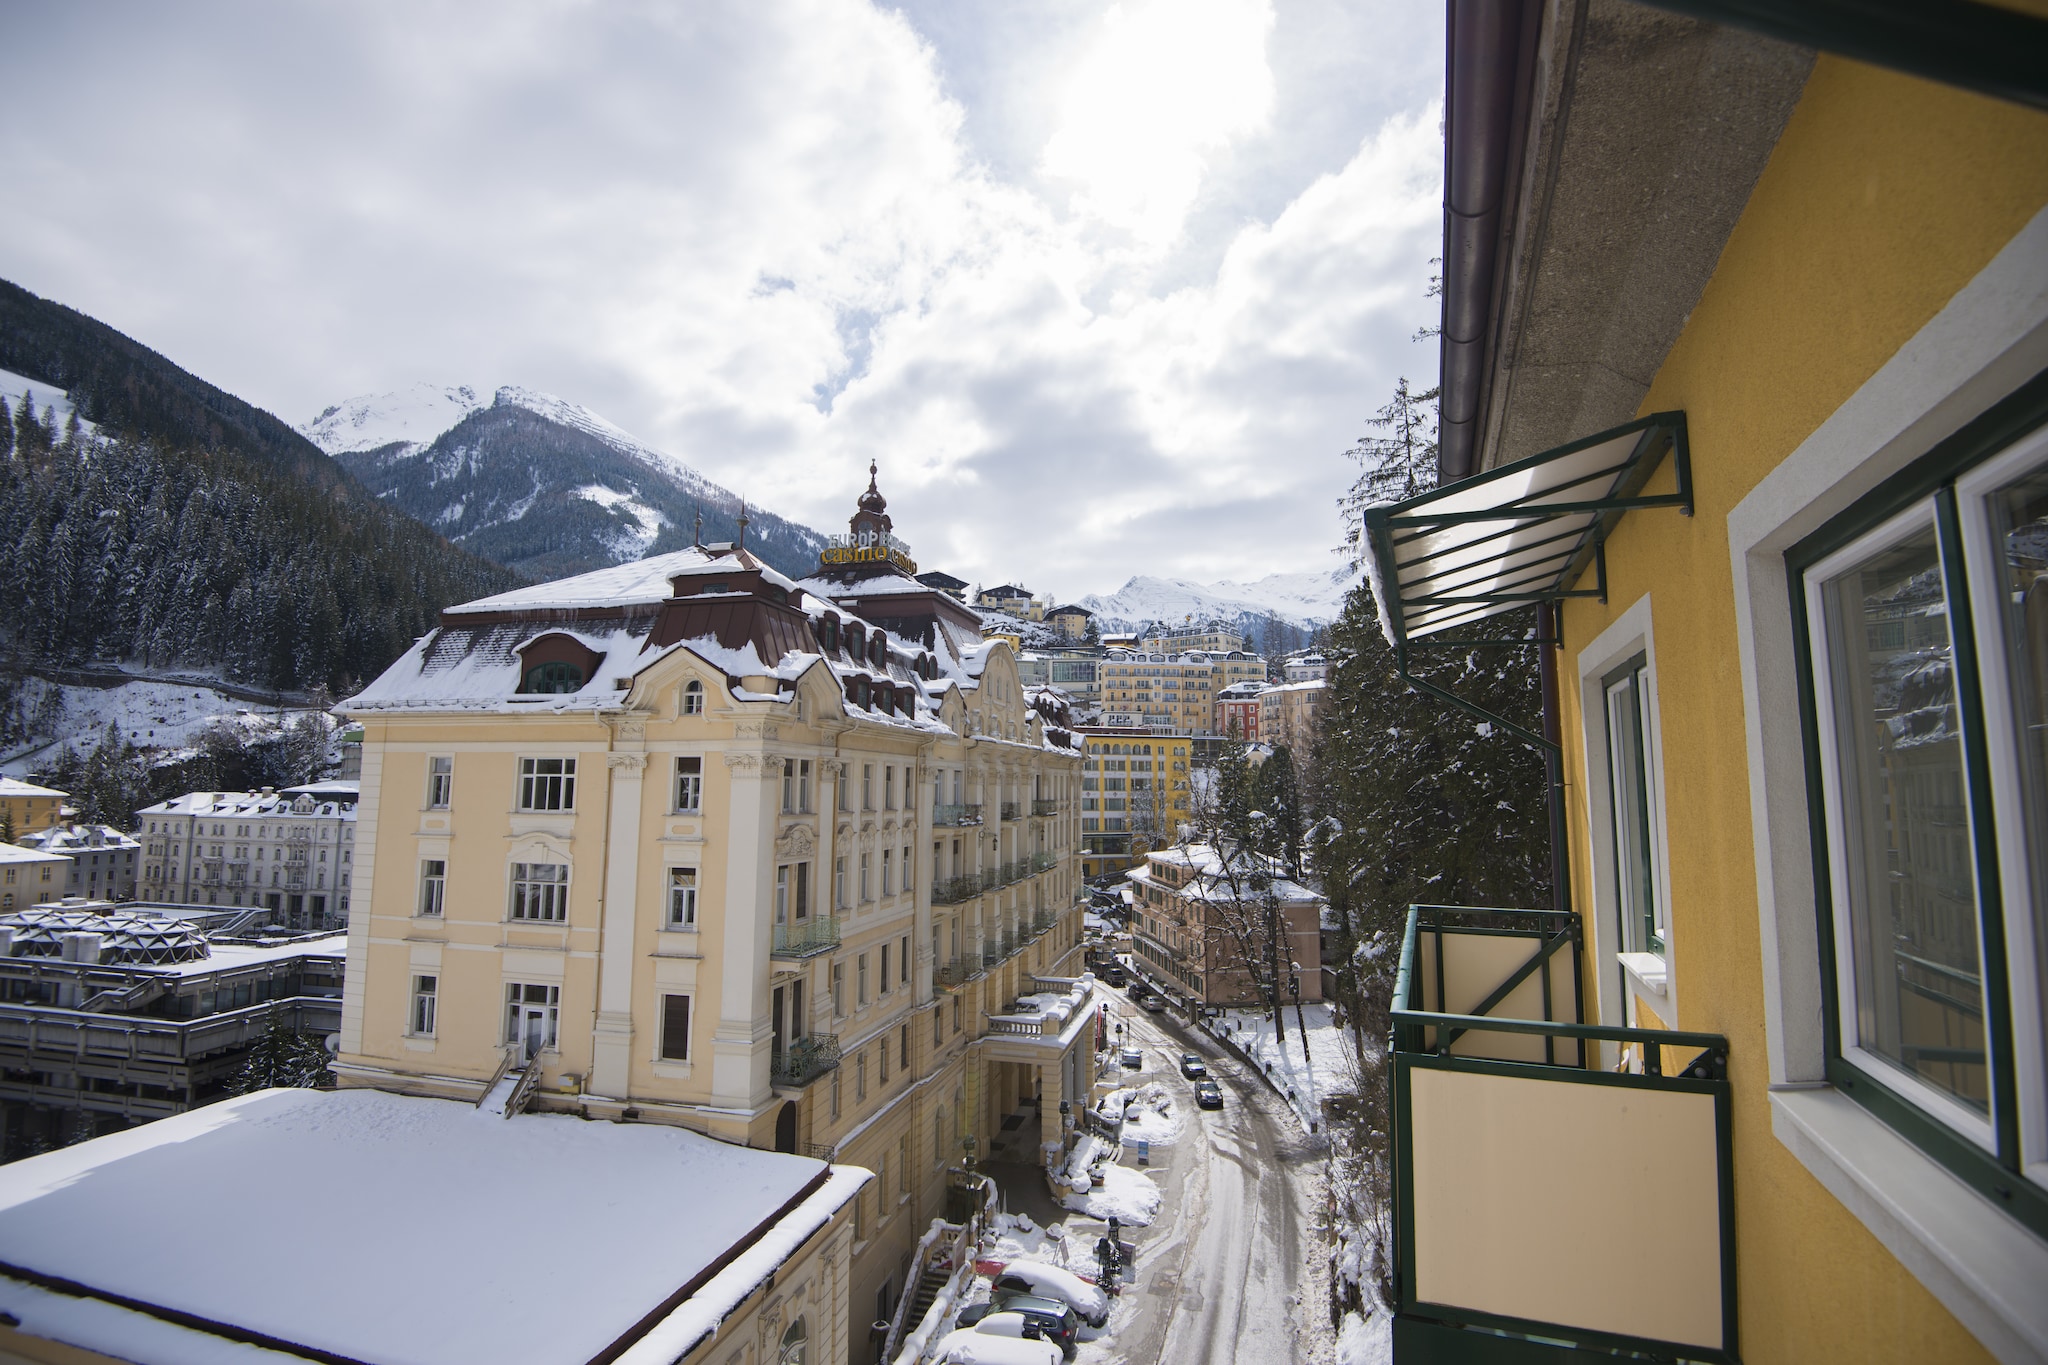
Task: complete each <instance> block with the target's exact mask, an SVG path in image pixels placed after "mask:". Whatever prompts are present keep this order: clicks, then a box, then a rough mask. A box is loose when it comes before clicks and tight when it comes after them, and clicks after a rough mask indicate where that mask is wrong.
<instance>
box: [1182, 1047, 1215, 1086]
mask: <svg viewBox="0 0 2048 1365" xmlns="http://www.w3.org/2000/svg"><path fill="white" fill-rule="evenodd" d="M1180 1074H1181V1075H1183V1076H1185V1077H1187V1078H1188V1079H1189V1080H1191V1081H1199V1080H1201V1079H1202V1077H1204V1076H1206V1075H1208V1074H1209V1066H1208V1063H1206V1062H1204V1061H1203V1060H1202V1059H1201V1058H1200V1057H1197V1056H1196V1055H1195V1054H1194V1053H1192V1052H1183V1053H1181V1054H1180Z"/></svg>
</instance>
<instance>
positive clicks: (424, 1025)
mask: <svg viewBox="0 0 2048 1365" xmlns="http://www.w3.org/2000/svg"><path fill="white" fill-rule="evenodd" d="M422 982H424V983H425V984H424V985H422V984H421V983H422ZM440 996H441V974H440V973H439V972H438V971H437V972H435V973H433V974H432V975H431V976H430V975H428V974H426V973H424V972H415V973H413V978H412V1008H411V1010H410V1011H409V1012H408V1013H407V1015H406V1029H405V1033H406V1036H407V1037H408V1038H432V1037H433V1036H434V1030H435V1027H436V1025H437V1024H438V1023H439V1022H440V1020H439V1018H438V1015H439V1013H440Z"/></svg>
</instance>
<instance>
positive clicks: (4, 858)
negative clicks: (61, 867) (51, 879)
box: [0, 844, 71, 867]
mask: <svg viewBox="0 0 2048 1365" xmlns="http://www.w3.org/2000/svg"><path fill="white" fill-rule="evenodd" d="M70 861H71V855H70V854H68V853H46V852H44V851H43V850H41V849H37V848H24V847H23V846H21V845H20V844H0V863H10V864H12V865H14V866H16V867H20V866H22V865H23V864H35V863H68V862H70Z"/></svg>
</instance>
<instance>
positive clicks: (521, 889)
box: [505, 863, 569, 924]
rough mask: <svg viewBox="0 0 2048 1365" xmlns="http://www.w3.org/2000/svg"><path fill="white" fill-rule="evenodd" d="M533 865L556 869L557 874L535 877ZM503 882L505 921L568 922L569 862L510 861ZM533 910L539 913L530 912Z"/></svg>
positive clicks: (532, 922) (522, 922)
mask: <svg viewBox="0 0 2048 1365" xmlns="http://www.w3.org/2000/svg"><path fill="white" fill-rule="evenodd" d="M537 868H560V869H561V875H560V876H559V877H536V876H534V875H533V871H534V869H537ZM507 883H508V885H507V894H506V900H505V918H506V920H507V921H508V922H509V923H513V924H567V923H568V922H569V864H567V863H512V864H510V865H509V869H508V872H507ZM527 888H533V889H532V890H528V889H527ZM536 910H537V911H539V912H540V913H531V912H533V911H536Z"/></svg>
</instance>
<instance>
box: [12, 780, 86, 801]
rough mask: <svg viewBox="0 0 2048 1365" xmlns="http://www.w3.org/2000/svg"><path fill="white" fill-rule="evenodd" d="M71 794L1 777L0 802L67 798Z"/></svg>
mask: <svg viewBox="0 0 2048 1365" xmlns="http://www.w3.org/2000/svg"><path fill="white" fill-rule="evenodd" d="M70 794H71V793H69V792H60V791H55V790H52V789H51V788H49V787H38V786H37V785H36V784H35V783H33V782H24V781H22V780H21V779H20V778H18V777H0V800H5V799H7V798H9V797H24V796H32V797H38V798H40V797H45V796H54V797H65V796H69V795H70Z"/></svg>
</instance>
